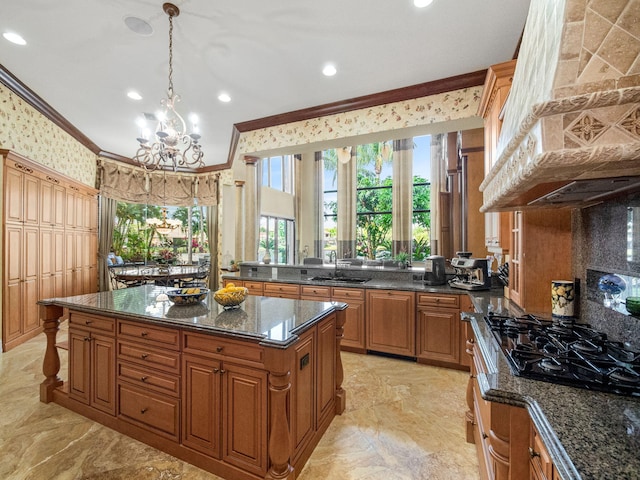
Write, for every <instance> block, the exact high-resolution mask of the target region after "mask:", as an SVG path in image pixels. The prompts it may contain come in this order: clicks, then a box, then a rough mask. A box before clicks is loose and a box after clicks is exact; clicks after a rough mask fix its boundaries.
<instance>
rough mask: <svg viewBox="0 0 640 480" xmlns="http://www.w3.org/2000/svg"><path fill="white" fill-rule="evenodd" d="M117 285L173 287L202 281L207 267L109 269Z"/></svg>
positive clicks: (179, 266)
mask: <svg viewBox="0 0 640 480" xmlns="http://www.w3.org/2000/svg"><path fill="white" fill-rule="evenodd" d="M111 272H112V277H113V278H114V280H115V282H116V284H117V285H123V286H125V287H130V286H138V285H142V284H145V283H156V284H161V285H165V286H174V285H175V284H176V283H180V282H181V281H188V280H192V281H196V280H200V281H203V280H204V279H205V278H206V277H207V276H208V274H209V266H208V265H155V266H150V265H133V266H121V267H111Z"/></svg>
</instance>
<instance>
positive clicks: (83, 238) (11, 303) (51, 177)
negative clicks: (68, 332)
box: [0, 150, 98, 351]
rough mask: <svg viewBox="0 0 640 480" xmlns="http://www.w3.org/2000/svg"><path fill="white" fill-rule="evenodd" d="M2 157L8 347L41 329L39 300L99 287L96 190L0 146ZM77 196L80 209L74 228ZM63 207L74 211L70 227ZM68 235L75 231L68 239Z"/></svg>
mask: <svg viewBox="0 0 640 480" xmlns="http://www.w3.org/2000/svg"><path fill="white" fill-rule="evenodd" d="M0 156H1V157H2V158H3V159H4V166H3V172H4V183H3V186H4V195H3V199H4V208H3V214H4V249H3V259H4V265H5V267H4V271H3V273H4V282H3V292H2V293H3V295H2V298H3V302H2V311H3V319H2V325H3V327H2V348H3V350H4V351H6V350H9V349H11V348H13V347H15V346H17V345H19V344H21V343H23V342H25V341H26V340H28V339H30V338H32V337H34V336H35V335H37V334H38V333H39V332H40V321H39V318H38V309H37V305H36V302H37V301H38V300H39V299H43V298H51V297H63V296H70V295H76V294H80V293H89V292H95V291H96V290H97V281H98V275H97V256H98V254H97V244H98V238H97V227H98V225H97V210H98V207H97V199H96V193H97V192H96V191H95V190H94V189H91V188H89V187H86V186H79V184H76V182H73V181H72V180H68V179H64V178H63V177H62V176H61V175H59V174H57V173H56V172H54V171H52V170H50V169H48V168H47V167H44V166H41V165H38V164H35V163H33V162H30V161H28V160H27V159H24V158H22V157H20V156H19V155H16V154H14V153H12V152H8V151H6V150H0ZM69 191H71V192H72V196H71V197H68V196H67V193H68V192H69ZM69 198H72V199H73V202H74V203H73V205H72V206H70V204H69ZM79 198H81V202H82V204H83V205H84V207H83V208H82V212H83V213H82V221H81V226H80V227H77V226H76V222H75V215H76V211H77V210H76V208H75V202H76V200H77V199H79ZM67 208H72V210H73V215H74V222H73V225H72V227H69V228H68V229H67V228H66V219H67V218H68V215H67V214H66V213H67V212H66V209H67ZM69 234H73V235H72V238H69V239H68V238H67V236H68V235H69ZM76 234H78V236H77V237H76V236H75V235H76ZM67 242H69V244H68V245H67V244H66V243H67ZM67 277H68V278H67Z"/></svg>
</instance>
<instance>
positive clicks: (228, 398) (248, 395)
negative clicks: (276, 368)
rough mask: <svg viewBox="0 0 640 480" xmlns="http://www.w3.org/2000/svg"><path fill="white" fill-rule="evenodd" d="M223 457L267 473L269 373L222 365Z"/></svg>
mask: <svg viewBox="0 0 640 480" xmlns="http://www.w3.org/2000/svg"><path fill="white" fill-rule="evenodd" d="M222 367H223V369H222V370H221V373H222V382H223V395H222V412H223V414H222V415H223V426H222V432H223V449H222V450H223V453H222V460H224V461H225V462H227V463H230V464H232V465H236V466H238V467H240V468H242V469H243V470H247V471H248V472H251V473H253V474H255V475H259V476H264V475H265V474H266V472H267V373H266V372H263V371H261V370H255V369H251V368H245V367H240V366H238V365H234V364H227V363H225V364H223V366H222Z"/></svg>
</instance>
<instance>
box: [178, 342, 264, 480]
mask: <svg viewBox="0 0 640 480" xmlns="http://www.w3.org/2000/svg"><path fill="white" fill-rule="evenodd" d="M212 340H213V341H212ZM185 351H187V352H188V353H185V354H183V360H182V362H183V378H184V383H183V394H182V398H183V407H182V443H183V444H184V445H187V446H189V447H191V448H193V449H195V450H198V451H200V452H203V453H205V454H208V455H211V456H213V457H215V458H218V459H222V460H223V461H224V462H226V463H229V464H231V465H235V466H237V467H240V468H242V469H243V470H246V471H250V472H252V473H254V474H256V475H261V476H263V475H264V474H265V473H266V470H267V421H268V417H267V405H268V402H267V372H265V371H264V370H262V369H260V368H257V366H258V365H260V360H261V359H262V358H263V353H264V352H263V349H262V348H260V347H253V346H247V345H243V344H242V342H235V341H232V340H226V339H212V338H211V337H210V336H207V335H200V334H197V333H188V334H186V338H185ZM236 354H237V356H236ZM241 362H244V363H246V364H245V365H241V364H240V363H241ZM251 364H254V365H256V367H252V366H250V365H251Z"/></svg>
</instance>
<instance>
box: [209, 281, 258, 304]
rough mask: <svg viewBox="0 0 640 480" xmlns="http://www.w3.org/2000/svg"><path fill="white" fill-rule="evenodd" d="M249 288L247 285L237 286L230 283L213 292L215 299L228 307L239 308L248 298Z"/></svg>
mask: <svg viewBox="0 0 640 480" xmlns="http://www.w3.org/2000/svg"><path fill="white" fill-rule="evenodd" d="M248 293H249V290H248V289H247V288H245V287H236V286H235V285H234V284H233V283H228V284H227V285H226V286H225V287H224V288H221V289H220V290H216V291H215V292H214V293H213V299H214V300H215V301H216V302H218V303H219V304H220V305H222V306H223V307H224V308H226V309H231V308H238V307H239V306H240V304H241V303H242V302H244V299H245V298H247V294H248Z"/></svg>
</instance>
